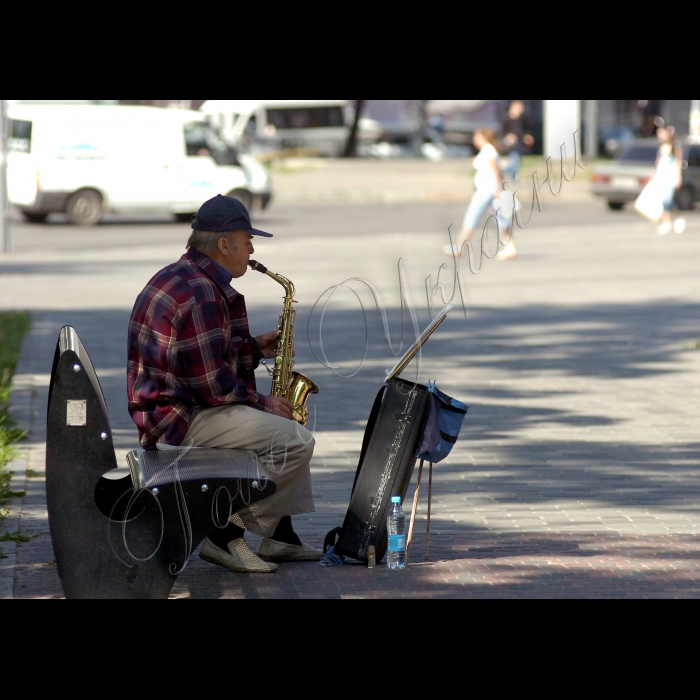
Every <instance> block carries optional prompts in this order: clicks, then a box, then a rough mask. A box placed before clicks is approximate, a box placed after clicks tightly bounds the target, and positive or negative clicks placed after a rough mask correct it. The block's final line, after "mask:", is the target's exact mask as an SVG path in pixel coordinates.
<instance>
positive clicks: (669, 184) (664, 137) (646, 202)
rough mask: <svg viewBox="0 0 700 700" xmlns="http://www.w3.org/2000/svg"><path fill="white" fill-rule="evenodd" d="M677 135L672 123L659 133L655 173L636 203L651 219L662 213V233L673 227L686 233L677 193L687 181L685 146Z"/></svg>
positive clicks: (659, 130) (660, 230) (659, 230)
mask: <svg viewBox="0 0 700 700" xmlns="http://www.w3.org/2000/svg"><path fill="white" fill-rule="evenodd" d="M675 135H676V131H675V129H674V128H673V127H672V126H662V127H660V128H659V129H658V131H657V132H656V136H657V138H658V139H659V144H660V145H659V153H658V155H657V157H656V164H655V166H654V173H653V174H652V176H651V180H650V181H649V184H648V185H647V186H646V187H645V188H644V191H643V192H642V194H641V195H640V196H639V199H638V200H637V202H636V203H635V207H636V209H637V211H639V212H640V213H641V214H643V215H645V216H647V217H649V218H652V219H658V218H659V212H660V219H661V223H660V225H659V229H658V232H659V235H660V236H665V235H666V234H667V233H669V232H670V231H671V229H673V230H674V231H675V232H676V233H683V231H685V226H686V222H685V219H684V218H683V217H682V216H680V212H679V209H678V205H677V204H676V202H675V195H676V192H677V190H678V189H680V187H681V185H682V183H683V149H682V147H681V145H680V143H678V141H676V140H675Z"/></svg>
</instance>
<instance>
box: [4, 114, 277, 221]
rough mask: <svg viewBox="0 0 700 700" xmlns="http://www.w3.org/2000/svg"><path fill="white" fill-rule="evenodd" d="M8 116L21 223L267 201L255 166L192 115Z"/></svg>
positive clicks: (263, 175)
mask: <svg viewBox="0 0 700 700" xmlns="http://www.w3.org/2000/svg"><path fill="white" fill-rule="evenodd" d="M8 115H9V117H10V129H11V135H10V138H9V139H8V150H9V153H8V159H7V161H8V191H9V197H10V201H11V202H12V203H13V204H14V205H16V206H17V207H19V208H20V209H21V211H22V213H23V214H24V216H25V217H26V218H27V219H28V220H30V221H34V222H41V221H45V220H46V218H47V217H48V216H49V214H52V213H54V212H57V213H65V214H66V216H67V217H68V219H69V220H70V221H71V222H72V223H74V224H78V225H94V224H96V223H98V222H99V221H100V219H101V218H102V216H103V214H105V213H106V212H113V213H117V214H136V213H153V214H160V213H163V214H165V213H170V214H173V215H175V216H176V217H177V218H178V219H181V220H188V219H189V217H190V216H191V215H192V214H193V213H194V212H196V211H197V210H198V209H199V207H200V206H201V204H202V202H204V201H206V200H208V199H210V198H212V197H215V196H216V195H217V194H227V195H230V196H232V197H235V198H237V199H239V200H240V201H242V202H243V203H244V204H245V205H246V206H247V207H248V208H249V209H250V208H259V207H260V208H265V207H266V206H267V205H268V204H269V202H270V200H271V198H272V189H271V182H270V177H269V175H268V173H267V171H266V170H265V169H264V168H263V166H262V165H261V164H260V163H258V162H257V161H255V160H254V159H252V158H250V157H249V156H247V157H246V156H244V155H240V156H239V155H238V154H237V153H235V152H234V151H232V150H231V149H230V148H228V146H227V145H226V143H225V142H224V141H223V139H221V138H220V137H219V136H218V134H217V132H216V129H214V128H213V127H212V125H211V124H209V122H208V118H207V116H206V115H205V114H202V113H201V112H189V111H186V110H177V109H157V108H155V107H126V106H118V107H112V106H97V105H47V104H14V105H12V106H11V107H10V109H9V112H8Z"/></svg>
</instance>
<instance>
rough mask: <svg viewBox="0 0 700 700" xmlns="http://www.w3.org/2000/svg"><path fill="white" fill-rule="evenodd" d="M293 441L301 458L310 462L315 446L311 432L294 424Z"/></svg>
mask: <svg viewBox="0 0 700 700" xmlns="http://www.w3.org/2000/svg"><path fill="white" fill-rule="evenodd" d="M295 442H296V444H297V446H298V447H297V449H298V452H299V456H300V457H301V459H302V460H304V461H307V462H310V461H311V458H312V457H313V455H314V449H315V447H316V439H315V438H314V436H313V434H312V433H311V432H309V431H308V430H307V429H306V428H303V427H302V426H295Z"/></svg>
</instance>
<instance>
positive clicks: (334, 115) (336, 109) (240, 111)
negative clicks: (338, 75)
mask: <svg viewBox="0 0 700 700" xmlns="http://www.w3.org/2000/svg"><path fill="white" fill-rule="evenodd" d="M200 110H201V111H202V112H204V113H205V114H208V115H210V116H211V117H212V119H213V120H214V122H215V123H216V124H217V125H218V126H219V128H220V129H221V133H222V135H223V136H224V138H225V139H226V140H227V141H228V142H229V143H231V144H232V145H234V146H238V147H240V148H245V149H248V150H249V149H252V150H255V147H256V146H257V147H258V148H262V149H266V150H285V149H290V148H313V149H315V150H317V151H319V152H320V153H322V154H323V155H328V156H338V155H341V154H342V152H343V149H344V147H345V142H346V141H347V138H348V124H349V118H350V116H351V114H352V113H353V112H352V108H351V107H349V105H348V100H207V101H206V102H205V103H204V104H203V105H202V106H201V107H200Z"/></svg>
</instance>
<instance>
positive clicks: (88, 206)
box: [66, 190, 102, 226]
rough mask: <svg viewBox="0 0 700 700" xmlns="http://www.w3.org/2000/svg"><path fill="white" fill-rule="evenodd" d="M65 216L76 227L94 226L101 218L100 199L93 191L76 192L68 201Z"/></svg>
mask: <svg viewBox="0 0 700 700" xmlns="http://www.w3.org/2000/svg"><path fill="white" fill-rule="evenodd" d="M66 216H67V217H68V220H69V221H70V222H71V223H72V224H75V225H76V226H94V225H95V224H97V223H99V221H100V219H101V218H102V197H101V196H100V195H99V194H98V193H97V192H94V191H93V190H81V191H80V192H76V193H75V194H74V195H73V196H72V197H71V198H70V199H69V200H68V204H67V205H66Z"/></svg>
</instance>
